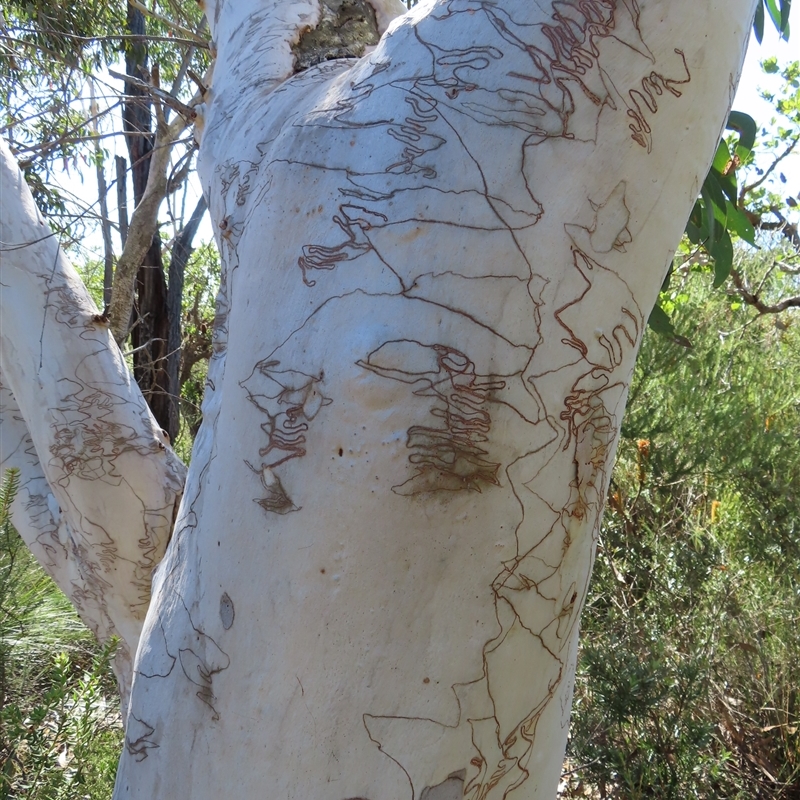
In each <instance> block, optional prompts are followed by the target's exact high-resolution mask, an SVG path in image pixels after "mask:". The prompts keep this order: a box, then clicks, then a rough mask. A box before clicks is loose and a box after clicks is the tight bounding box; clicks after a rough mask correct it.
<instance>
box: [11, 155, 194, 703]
mask: <svg viewBox="0 0 800 800" xmlns="http://www.w3.org/2000/svg"><path fill="white" fill-rule="evenodd" d="M0 197H2V198H3V203H2V211H1V212H0V242H2V245H1V247H2V249H1V250H0V266H1V267H2V273H1V277H0V285H1V286H2V289H1V290H0V318H2V323H3V324H2V328H0V468H2V469H6V468H8V467H17V468H19V469H20V473H21V476H20V481H21V482H20V491H19V493H18V495H17V498H16V500H15V502H14V505H13V508H12V517H13V522H14V526H15V527H16V528H17V529H18V530H19V532H20V534H21V535H22V537H23V539H24V540H25V542H26V543H27V544H28V546H29V547H30V548H31V550H32V551H33V553H34V555H36V557H37V558H38V559H39V561H40V562H41V563H42V565H43V566H44V568H45V569H46V570H47V572H48V573H49V574H50V575H51V576H52V577H53V578H54V580H55V581H56V583H57V584H58V585H59V586H60V587H61V589H62V590H63V591H64V592H65V594H66V595H67V596H68V597H69V598H70V599H71V600H72V602H73V603H74V604H75V606H76V608H77V609H78V611H79V612H80V614H81V617H82V618H83V620H84V621H85V622H86V624H87V625H88V626H89V627H90V628H91V629H92V630H93V631H94V632H95V633H96V634H97V636H98V638H99V639H100V640H101V641H105V640H106V639H108V638H109V637H110V636H112V635H118V636H119V637H120V639H121V642H120V646H119V648H118V650H117V655H116V658H115V671H116V673H117V677H118V678H119V681H120V690H121V694H122V700H123V708H125V706H126V703H127V696H128V690H129V687H130V682H131V664H132V659H133V654H134V653H135V652H136V648H137V645H138V642H139V634H140V633H141V630H142V623H143V620H144V616H145V613H146V611H147V607H148V604H149V602H150V582H151V575H152V571H153V569H154V568H155V567H156V565H157V564H158V563H159V561H160V560H161V557H162V555H163V553H164V549H165V547H166V545H167V541H168V539H169V536H170V533H171V531H172V526H173V521H174V518H175V514H176V511H177V505H178V501H179V499H180V496H181V491H182V489H183V479H184V474H185V470H184V468H183V465H182V464H181V463H180V461H179V460H178V459H177V458H176V457H175V455H174V454H173V453H172V451H171V450H170V449H169V448H168V447H166V446H165V443H164V439H163V436H162V434H161V432H160V430H159V428H158V426H157V425H156V423H155V421H154V419H153V417H152V415H151V414H150V412H149V410H148V408H147V405H146V404H145V402H144V399H143V398H142V394H141V392H140V391H139V390H138V388H137V386H136V384H135V383H133V381H132V380H131V376H130V373H129V372H128V369H127V367H126V366H125V362H124V360H123V358H122V355H121V354H120V352H119V349H118V347H117V346H116V344H115V343H114V340H113V338H112V337H111V333H110V331H109V329H108V326H107V320H106V318H105V317H104V316H102V315H101V314H100V313H99V312H98V309H97V308H96V306H95V305H94V303H93V302H92V300H91V298H90V297H89V294H88V292H87V291H86V288H85V287H84V285H83V284H82V283H81V280H80V278H79V277H78V275H77V273H76V272H75V270H74V269H72V268H71V267H70V266H69V265H68V264H67V263H66V259H65V258H64V256H63V253H61V251H60V249H59V247H58V241H57V239H56V238H55V236H54V235H53V234H52V233H51V232H50V230H49V228H48V227H47V225H46V224H45V222H44V220H42V219H41V216H40V215H39V213H38V211H37V209H36V206H35V204H34V202H33V198H32V197H31V194H30V191H29V190H28V187H27V186H26V184H25V180H24V178H23V177H22V174H21V173H20V171H19V170H18V169H17V166H16V164H15V163H14V159H13V157H12V156H11V154H10V152H9V150H8V148H7V147H6V145H5V143H4V142H0Z"/></svg>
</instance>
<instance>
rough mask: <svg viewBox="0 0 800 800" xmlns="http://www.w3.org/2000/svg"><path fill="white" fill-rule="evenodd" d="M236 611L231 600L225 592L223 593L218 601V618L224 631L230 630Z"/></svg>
mask: <svg viewBox="0 0 800 800" xmlns="http://www.w3.org/2000/svg"><path fill="white" fill-rule="evenodd" d="M235 615H236V611H235V609H234V607H233V600H231V598H230V595H229V594H228V593H227V592H223V594H222V597H220V599H219V618H220V619H221V620H222V627H223V628H225V630H226V631H227V630H230V629H231V627H232V626H233V618H234V616H235Z"/></svg>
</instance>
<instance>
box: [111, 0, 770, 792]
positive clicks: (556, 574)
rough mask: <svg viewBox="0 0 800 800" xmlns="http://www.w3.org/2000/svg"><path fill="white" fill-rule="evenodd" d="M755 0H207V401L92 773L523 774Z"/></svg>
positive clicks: (532, 757)
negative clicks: (214, 255)
mask: <svg viewBox="0 0 800 800" xmlns="http://www.w3.org/2000/svg"><path fill="white" fill-rule="evenodd" d="M754 5H755V4H754V0H724V1H723V0H704V1H703V0H639V2H637V1H636V0H564V2H546V3H530V2H527V1H526V0H506V2H503V3H490V2H486V0H439V2H431V3H426V4H424V5H422V6H420V7H417V8H415V9H414V10H413V11H412V12H410V13H409V14H407V15H405V16H403V17H401V18H400V19H398V20H396V21H395V22H394V23H393V24H392V25H391V26H390V28H389V30H388V32H387V33H386V34H385V36H384V37H383V39H382V41H381V43H380V44H379V45H378V47H377V49H376V50H375V51H374V52H373V53H372V54H371V55H369V56H368V57H365V58H363V59H361V60H360V61H358V62H332V63H327V64H323V65H320V66H319V67H317V68H314V69H311V70H309V71H307V72H305V73H303V74H301V75H299V76H296V77H294V78H291V79H288V80H287V78H288V76H289V75H290V74H291V64H292V61H291V52H290V45H291V43H292V42H294V41H296V40H297V38H298V36H300V35H301V33H302V31H303V29H304V27H306V26H308V25H313V24H314V21H315V19H316V18H317V15H318V12H319V9H318V6H317V4H316V0H305V2H302V3H301V2H297V3H280V2H271V3H269V2H262V3H258V2H253V1H251V2H246V1H245V0H240V1H239V2H235V1H234V0H226V1H225V0H220V2H219V3H218V4H216V5H214V4H212V5H211V7H210V8H208V9H207V11H208V17H209V20H210V23H211V26H212V30H213V35H214V39H215V42H216V47H217V52H218V61H217V66H216V69H215V77H214V85H213V87H212V89H211V92H210V95H209V98H208V103H207V108H206V109H205V113H204V126H203V131H202V137H203V138H202V144H201V159H202V165H201V166H202V173H203V178H204V183H205V189H206V192H207V195H208V198H209V204H210V209H211V214H212V219H214V221H215V223H216V225H217V228H218V230H219V245H220V249H221V252H222V256H223V265H224V274H223V286H222V290H221V293H220V306H219V317H218V322H217V326H216V332H215V337H216V338H215V346H216V352H215V356H214V358H213V360H212V365H211V369H210V372H209V385H208V394H207V398H206V406H205V422H204V425H203V428H202V430H201V433H200V435H199V437H198V441H197V443H196V446H195V451H194V455H193V461H192V465H191V470H190V474H189V478H188V483H187V491H186V496H185V498H184V501H183V504H182V506H181V511H180V515H179V519H178V522H177V524H176V531H175V534H174V537H173V540H172V542H171V544H170V547H169V548H168V551H167V555H166V557H165V560H164V562H163V563H162V565H161V566H160V567H159V569H158V571H157V575H156V581H155V585H154V600H153V603H152V605H151V609H150V612H149V613H148V617H147V621H146V630H145V633H144V638H143V642H142V646H141V647H140V649H139V651H138V654H137V658H136V666H135V678H134V687H133V694H132V705H131V712H130V717H129V722H128V733H127V740H126V751H125V753H124V754H123V758H122V762H121V766H120V771H119V776H118V781H117V788H116V793H115V797H116V798H117V800H121V799H122V798H126V799H127V798H136V800H151V798H171V799H174V800H183V799H184V798H187V799H188V798H192V800H207V799H208V800H211V798H214V799H216V798H220V797H229V796H233V795H236V796H237V797H243V798H256V797H259V798H260V797H269V798H290V799H292V800H295V799H296V800H311V799H312V798H313V800H323V798H325V799H327V798H330V800H351V799H353V798H359V799H363V798H366V799H367V800H455V798H457V797H461V796H462V795H463V796H465V797H468V798H470V800H500V799H501V798H512V799H513V800H520V799H522V798H524V799H525V800H533V799H534V798H536V800H539V799H540V798H548V800H549V799H550V798H553V797H554V795H555V789H556V785H557V782H558V777H559V771H560V768H561V761H562V757H563V752H564V745H565V740H566V735H567V728H568V722H569V712H570V705H571V695H572V682H573V675H574V668H575V661H576V648H577V637H578V618H579V613H580V609H581V607H582V605H583V602H584V599H585V596H586V591H587V586H588V582H589V576H590V571H591V565H592V561H593V558H594V550H595V540H596V535H597V531H598V527H599V523H600V517H601V513H602V509H603V504H604V497H605V492H606V488H607V481H608V477H609V472H610V469H611V465H612V462H613V456H614V451H615V447H616V441H617V436H618V431H619V424H620V421H621V417H622V413H623V410H624V405H625V398H626V393H627V387H628V382H629V380H630V375H631V371H632V368H633V364H634V359H635V355H636V351H637V349H638V345H639V342H640V340H641V335H642V332H643V329H644V326H645V324H646V320H647V316H648V313H649V311H650V308H651V307H652V305H653V303H654V301H655V298H656V296H657V293H658V289H659V286H660V284H661V282H662V279H663V276H664V273H665V270H666V267H667V265H668V264H669V262H670V260H671V257H672V254H673V251H674V248H675V244H676V242H677V241H678V239H679V237H680V234H681V231H682V229H683V226H684V222H685V220H686V218H687V216H688V214H689V211H690V209H691V207H692V204H693V202H694V200H695V197H696V196H697V193H698V190H699V187H700V185H701V182H702V178H703V176H704V175H705V173H706V171H707V169H708V166H709V163H710V158H711V155H712V154H713V151H714V146H715V144H716V142H717V140H718V138H719V135H720V132H721V130H722V127H723V125H724V121H725V116H726V112H727V111H728V108H729V104H730V101H731V99H732V96H733V90H734V87H735V85H736V81H737V78H738V73H739V69H740V66H741V63H742V60H743V55H744V48H745V45H746V40H747V35H748V32H749V26H750V21H751V17H752V13H753V11H754Z"/></svg>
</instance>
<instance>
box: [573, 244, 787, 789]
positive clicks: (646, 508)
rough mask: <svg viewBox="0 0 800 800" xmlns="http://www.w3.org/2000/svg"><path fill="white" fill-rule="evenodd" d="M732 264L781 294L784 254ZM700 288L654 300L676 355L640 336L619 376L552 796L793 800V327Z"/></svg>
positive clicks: (692, 277)
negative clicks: (617, 417) (616, 413)
mask: <svg viewBox="0 0 800 800" xmlns="http://www.w3.org/2000/svg"><path fill="white" fill-rule="evenodd" d="M749 258H750V263H749V264H747V265H745V266H746V267H747V269H748V270H750V272H751V274H757V275H758V276H759V280H760V281H761V286H762V292H763V294H764V296H765V297H767V296H769V295H770V293H772V294H774V295H776V296H777V295H780V294H784V295H785V294H797V293H798V292H797V288H798V287H797V284H798V277H797V275H796V274H792V269H791V263H790V262H792V256H791V254H789V253H788V252H783V253H782V252H781V251H773V252H769V251H765V253H764V254H761V255H756V256H752V257H749ZM795 260H796V256H795ZM794 266H795V267H796V266H797V264H794ZM701 272H702V270H701V269H700V268H697V272H692V270H691V269H690V268H688V267H687V268H684V269H683V270H682V272H681V274H680V276H679V277H680V279H679V280H676V281H674V282H673V286H674V287H675V288H674V290H673V293H672V295H671V302H672V305H673V311H674V314H675V317H676V319H677V320H678V321H679V322H680V325H681V327H682V330H685V331H688V332H690V333H691V341H692V344H693V347H692V348H691V349H686V348H684V347H680V346H678V345H676V344H674V343H671V342H670V341H669V340H667V339H666V338H664V337H663V336H657V335H653V333H652V332H648V334H647V336H646V337H645V342H644V344H643V347H642V353H641V356H640V358H639V362H638V365H637V368H636V373H635V377H634V381H633V384H632V388H631V393H630V398H629V404H628V410H627V416H626V419H625V422H624V424H623V430H622V438H621V441H620V447H619V455H618V459H617V464H616V468H615V472H614V476H613V481H612V485H611V489H610V492H609V498H608V508H607V511H606V517H605V522H604V525H603V529H602V533H601V537H600V543H599V548H598V557H597V563H596V567H595V574H594V578H593V585H592V592H591V596H590V599H589V602H588V605H587V609H586V612H585V614H584V616H583V621H582V629H583V637H582V652H581V657H580V664H579V672H578V678H577V683H576V701H575V707H574V711H573V722H572V731H571V741H570V753H569V760H568V764H567V771H568V772H567V775H566V776H565V788H564V793H563V796H564V797H569V798H578V797H592V798H614V799H615V800H617V798H618V799H619V800H623V798H624V800H639V798H658V800H687V799H690V798H703V799H704V800H705V799H708V800H716V798H737V799H741V800H745V798H747V800H751V798H775V799H776V800H777V798H785V799H786V800H789V798H799V797H800V624H799V623H800V574H799V570H798V566H799V565H800V458H798V454H799V453H800V447H799V445H800V320H797V317H796V315H795V316H794V317H793V316H792V314H791V313H785V314H783V315H778V316H775V315H763V316H758V315H756V313H755V312H754V310H753V309H752V308H750V307H747V306H743V305H741V304H740V303H739V302H738V301H737V300H736V298H735V297H732V296H730V295H726V294H724V293H723V292H720V291H719V290H717V291H714V290H712V289H711V288H710V287H709V286H708V281H707V280H704V279H703V276H702V274H700V273H701ZM675 284H677V286H676V285H675Z"/></svg>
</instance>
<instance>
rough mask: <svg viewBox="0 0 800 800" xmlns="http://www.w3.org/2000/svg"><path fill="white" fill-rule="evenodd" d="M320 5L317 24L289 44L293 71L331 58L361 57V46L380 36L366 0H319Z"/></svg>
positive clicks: (370, 43) (302, 69) (370, 7)
mask: <svg viewBox="0 0 800 800" xmlns="http://www.w3.org/2000/svg"><path fill="white" fill-rule="evenodd" d="M320 6H321V15H320V21H319V24H318V25H317V27H316V28H311V29H309V30H307V31H306V32H305V33H303V34H301V36H300V41H299V42H298V43H297V44H295V45H293V46H292V52H293V53H294V58H295V63H294V71H295V73H297V72H303V71H304V70H307V69H308V68H309V67H313V66H314V65H316V64H321V63H322V62H323V61H331V60H332V59H335V58H361V56H363V55H364V48H365V47H368V46H370V45H374V44H377V43H378V40H379V39H380V35H379V33H378V22H377V20H376V18H375V11H374V9H373V8H372V6H371V5H370V4H369V3H367V2H366V0H321V2H320Z"/></svg>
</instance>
